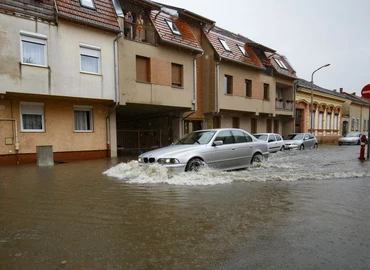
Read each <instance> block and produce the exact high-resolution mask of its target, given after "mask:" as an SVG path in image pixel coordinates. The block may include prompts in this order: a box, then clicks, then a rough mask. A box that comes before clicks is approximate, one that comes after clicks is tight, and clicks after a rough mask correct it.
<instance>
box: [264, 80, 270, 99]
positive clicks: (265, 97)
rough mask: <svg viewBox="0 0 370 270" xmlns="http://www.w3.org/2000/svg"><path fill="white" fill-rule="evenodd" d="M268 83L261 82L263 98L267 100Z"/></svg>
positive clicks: (268, 94)
mask: <svg viewBox="0 0 370 270" xmlns="http://www.w3.org/2000/svg"><path fill="white" fill-rule="evenodd" d="M269 92H270V85H268V84H267V83H264V84H263V99H264V100H269V99H270V98H269V96H270V93H269Z"/></svg>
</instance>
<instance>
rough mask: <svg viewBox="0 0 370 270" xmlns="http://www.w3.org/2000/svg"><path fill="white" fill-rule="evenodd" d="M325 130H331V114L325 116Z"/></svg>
mask: <svg viewBox="0 0 370 270" xmlns="http://www.w3.org/2000/svg"><path fill="white" fill-rule="evenodd" d="M326 129H331V113H328V114H327V115H326Z"/></svg>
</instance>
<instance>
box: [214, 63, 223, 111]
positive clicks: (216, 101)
mask: <svg viewBox="0 0 370 270" xmlns="http://www.w3.org/2000/svg"><path fill="white" fill-rule="evenodd" d="M221 60H222V59H221V56H219V57H218V61H217V63H216V96H215V103H216V104H215V105H216V110H215V114H218V113H220V107H219V90H220V62H221Z"/></svg>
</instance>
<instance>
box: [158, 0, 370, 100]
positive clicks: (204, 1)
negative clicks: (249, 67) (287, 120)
mask: <svg viewBox="0 0 370 270" xmlns="http://www.w3.org/2000/svg"><path fill="white" fill-rule="evenodd" d="M158 2H160V3H163V4H168V5H173V6H177V7H181V8H185V9H188V10H190V11H192V12H194V13H197V14H199V15H201V16H204V17H206V18H209V19H211V20H213V21H216V25H218V26H219V27H222V28H225V29H227V30H229V31H232V32H234V33H240V34H242V35H244V36H246V37H248V38H250V39H252V40H253V41H255V42H258V43H261V44H263V45H265V46H267V47H270V48H272V49H274V50H276V51H277V52H278V53H279V54H282V55H285V56H287V58H288V60H289V62H290V63H291V64H292V65H293V68H294V69H295V70H296V72H297V76H298V77H300V78H303V79H305V80H307V81H310V80H311V74H312V72H313V71H314V70H315V69H317V68H319V67H320V66H322V65H325V64H328V63H330V64H331V65H330V66H329V67H326V68H323V69H321V70H320V71H318V72H316V73H315V75H314V78H313V79H314V83H315V84H317V85H319V86H321V87H324V88H327V89H339V88H341V87H342V88H343V89H344V91H346V92H349V93H352V92H356V93H357V95H361V89H362V88H363V87H364V86H365V85H367V84H370V13H369V11H370V1H369V0H310V1H308V0H306V1H303V0H280V1H276V0H260V1H255V0H254V1H251V0H227V1H215V0H162V1H158Z"/></svg>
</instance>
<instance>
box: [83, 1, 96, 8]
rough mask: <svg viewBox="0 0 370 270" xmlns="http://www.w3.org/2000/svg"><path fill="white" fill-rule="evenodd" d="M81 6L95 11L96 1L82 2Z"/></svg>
mask: <svg viewBox="0 0 370 270" xmlns="http://www.w3.org/2000/svg"><path fill="white" fill-rule="evenodd" d="M80 4H81V6H83V7H87V8H92V9H95V4H94V0H80Z"/></svg>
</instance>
